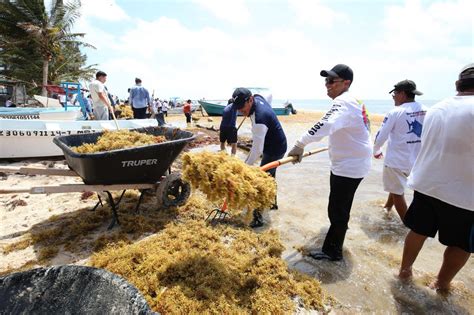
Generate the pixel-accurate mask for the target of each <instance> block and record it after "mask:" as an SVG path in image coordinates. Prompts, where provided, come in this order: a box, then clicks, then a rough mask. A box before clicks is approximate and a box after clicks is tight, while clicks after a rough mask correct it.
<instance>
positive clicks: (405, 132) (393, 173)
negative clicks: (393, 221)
mask: <svg viewBox="0 0 474 315" xmlns="http://www.w3.org/2000/svg"><path fill="white" fill-rule="evenodd" d="M389 93H392V96H393V100H394V102H395V108H394V109H392V110H391V111H390V112H388V114H387V115H386V116H385V118H384V120H383V123H382V126H381V127H380V130H379V131H378V132H377V135H376V136H375V143H374V157H375V158H376V159H381V158H383V153H382V150H381V149H382V146H383V145H384V143H385V141H387V139H388V144H387V150H386V155H387V156H386V157H385V162H384V169H383V187H384V190H385V191H386V192H388V193H389V195H388V198H389V199H391V200H389V201H387V203H386V205H390V204H393V205H394V206H395V209H396V210H397V212H398V215H399V216H400V218H401V219H402V220H403V217H404V216H405V213H406V212H407V204H406V201H405V196H404V193H405V187H406V184H407V178H408V175H409V174H410V171H411V168H412V167H413V163H415V159H416V157H417V155H418V152H419V151H420V146H421V130H422V127H423V120H424V119H425V114H426V110H427V108H426V107H425V106H424V105H422V104H420V103H418V102H416V101H415V95H422V94H423V93H421V92H420V91H418V90H417V89H416V84H415V82H413V81H411V80H403V81H400V82H398V83H397V84H396V85H394V89H393V90H391V91H390V92H389ZM386 209H387V210H388V211H389V210H390V207H387V208H386Z"/></svg>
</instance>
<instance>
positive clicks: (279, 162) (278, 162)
mask: <svg viewBox="0 0 474 315" xmlns="http://www.w3.org/2000/svg"><path fill="white" fill-rule="evenodd" d="M326 150H328V148H327V147H326V148H321V149H314V150H311V151H307V152H305V153H304V154H303V157H304V158H305V157H307V156H310V155H313V154H316V153H319V152H323V151H326ZM296 159H297V158H296V156H288V157H286V158H283V159H279V160H276V161H273V162H270V163H267V164H265V165H263V166H261V167H260V169H261V170H262V171H268V170H271V169H272V168H276V167H278V166H280V165H283V164H287V163H290V162H293V161H296Z"/></svg>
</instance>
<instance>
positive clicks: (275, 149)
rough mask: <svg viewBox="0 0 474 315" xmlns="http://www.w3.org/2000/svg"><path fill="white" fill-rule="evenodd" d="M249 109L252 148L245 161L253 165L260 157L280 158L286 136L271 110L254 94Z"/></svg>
mask: <svg viewBox="0 0 474 315" xmlns="http://www.w3.org/2000/svg"><path fill="white" fill-rule="evenodd" d="M253 97H254V102H253V105H252V108H251V109H250V120H251V121H252V140H253V144H252V148H251V149H250V153H249V156H248V157H247V160H246V161H245V162H246V163H247V164H249V165H253V164H254V163H255V161H256V160H257V159H258V158H259V157H260V155H261V154H262V153H263V154H267V155H271V156H281V155H283V154H285V152H286V149H287V143H286V136H285V132H284V131H283V128H282V127H281V124H280V121H279V120H278V118H277V116H276V114H275V112H274V111H273V108H272V107H271V106H270V104H268V102H267V101H266V100H265V98H264V97H263V96H261V95H258V94H254V96H253Z"/></svg>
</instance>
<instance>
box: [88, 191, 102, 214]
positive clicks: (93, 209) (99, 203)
mask: <svg viewBox="0 0 474 315" xmlns="http://www.w3.org/2000/svg"><path fill="white" fill-rule="evenodd" d="M97 198H99V201H97V203H96V204H95V206H94V208H92V209H91V211H95V210H96V209H97V207H98V206H99V205H100V206H101V207H103V206H104V205H103V204H102V198H100V195H99V193H97Z"/></svg>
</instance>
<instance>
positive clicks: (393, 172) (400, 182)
mask: <svg viewBox="0 0 474 315" xmlns="http://www.w3.org/2000/svg"><path fill="white" fill-rule="evenodd" d="M408 175H410V174H409V173H407V172H404V171H402V170H399V169H398V168H392V167H388V166H384V168H383V190H385V191H387V192H389V193H392V194H395V195H403V193H404V192H405V188H406V187H407V179H408Z"/></svg>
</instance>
